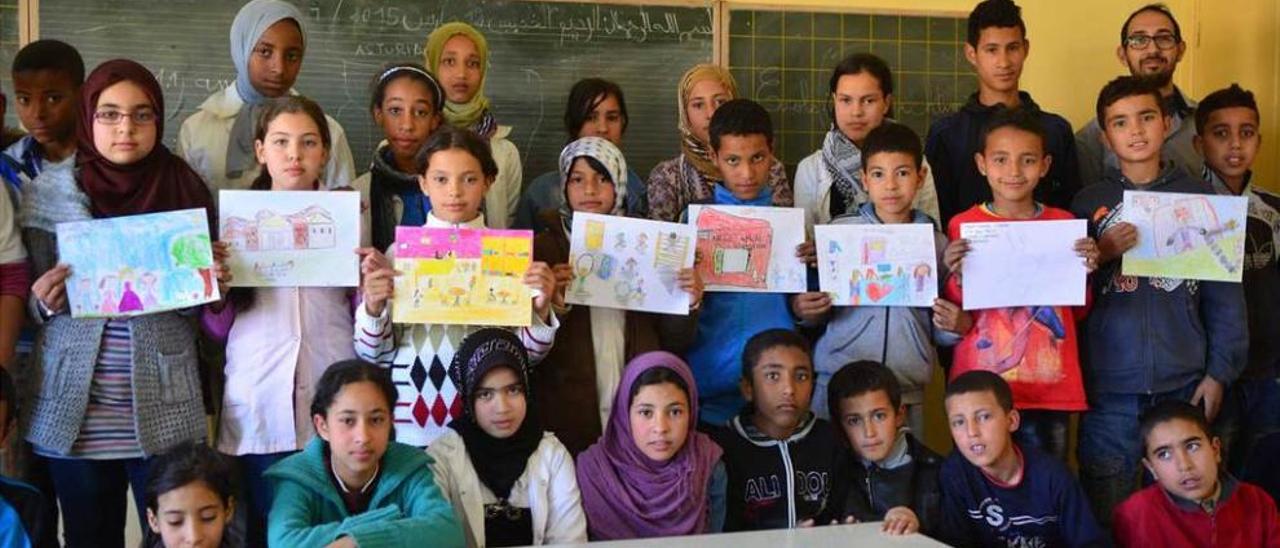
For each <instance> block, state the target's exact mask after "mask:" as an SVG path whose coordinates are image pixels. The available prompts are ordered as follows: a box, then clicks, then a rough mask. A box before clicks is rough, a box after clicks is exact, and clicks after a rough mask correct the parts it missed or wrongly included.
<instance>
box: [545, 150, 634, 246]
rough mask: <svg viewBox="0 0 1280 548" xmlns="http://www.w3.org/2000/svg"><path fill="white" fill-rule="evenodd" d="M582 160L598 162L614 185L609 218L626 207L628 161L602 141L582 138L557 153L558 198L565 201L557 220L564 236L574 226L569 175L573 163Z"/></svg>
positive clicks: (619, 213) (619, 151) (620, 152)
mask: <svg viewBox="0 0 1280 548" xmlns="http://www.w3.org/2000/svg"><path fill="white" fill-rule="evenodd" d="M583 156H586V157H588V158H592V159H594V160H595V161H597V162H600V165H602V166H604V169H605V171H607V172H608V175H609V181H610V182H612V183H613V209H612V210H611V211H610V212H609V214H610V215H621V214H622V212H623V211H624V209H625V207H626V203H627V202H626V200H627V159H626V158H624V157H623V156H622V151H621V150H618V147H617V146H615V145H614V144H613V143H612V142H610V141H609V140H608V139H604V138H601V137H583V138H581V139H578V140H576V141H573V142H572V143H569V144H567V145H565V147H564V150H561V151H560V194H561V196H563V197H564V201H563V202H562V203H561V204H560V219H561V220H562V221H563V222H564V229H565V232H569V227H570V226H572V224H573V209H572V208H571V207H570V206H569V171H570V170H572V169H573V162H575V161H577V159H578V158H581V157H583Z"/></svg>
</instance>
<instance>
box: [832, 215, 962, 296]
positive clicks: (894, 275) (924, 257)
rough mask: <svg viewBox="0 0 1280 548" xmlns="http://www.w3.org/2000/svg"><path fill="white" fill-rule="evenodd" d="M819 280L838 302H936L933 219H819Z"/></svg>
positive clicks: (935, 256)
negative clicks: (927, 222) (911, 221)
mask: <svg viewBox="0 0 1280 548" xmlns="http://www.w3.org/2000/svg"><path fill="white" fill-rule="evenodd" d="M814 241H815V243H816V247H817V251H818V265H819V270H818V284H819V287H820V288H821V289H822V291H824V292H826V293H828V294H830V295H831V298H832V302H833V303H834V304H835V305H836V306H933V300H934V299H935V298H937V296H938V265H937V247H936V244H935V242H934V233H933V226H932V225H916V224H905V225H818V226H815V227H814Z"/></svg>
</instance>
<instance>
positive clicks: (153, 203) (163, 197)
mask: <svg viewBox="0 0 1280 548" xmlns="http://www.w3.org/2000/svg"><path fill="white" fill-rule="evenodd" d="M125 80H128V81H130V82H133V83H135V84H137V85H138V86H139V87H141V88H142V91H143V93H145V94H146V96H147V98H148V99H149V100H150V101H151V105H152V108H154V109H155V113H156V119H155V126H156V144H155V148H152V149H151V153H150V154H148V155H147V156H146V157H144V158H143V159H141V160H138V161H137V162H134V163H132V164H129V165H123V166H122V165H117V164H115V163H112V162H111V161H110V160H108V159H106V158H104V157H102V155H101V154H98V149H97V147H95V146H94V144H93V124H94V121H93V114H94V112H96V111H97V108H98V97H99V96H100V95H102V92H103V90H106V89H107V88H109V87H111V86H113V85H115V84H117V83H119V82H123V81H125ZM163 136H164V95H163V94H162V92H161V91H160V83H159V82H156V78H155V76H153V75H152V74H151V71H150V70H147V68H146V67H144V66H142V65H139V64H138V63H135V62H133V61H129V60H127V59H114V60H111V61H107V62H105V63H102V64H101V65H98V68H96V69H93V72H91V73H89V77H88V78H86V79H85V81H84V85H83V86H81V88H80V124H79V126H77V127H76V165H77V167H78V168H79V171H80V175H79V183H80V189H81V190H83V191H84V193H85V195H87V196H88V197H89V209H90V211H91V212H92V213H93V216H94V217H98V218H103V217H118V216H122V215H133V214H138V213H152V212H158V211H172V210H176V209H190V208H197V207H203V208H205V211H206V212H207V213H208V215H209V217H210V222H209V228H210V229H211V230H212V229H213V227H214V220H215V219H217V217H216V216H215V215H213V196H212V195H210V194H209V188H208V187H206V186H205V184H204V181H203V180H202V179H201V178H200V176H199V175H197V174H196V172H195V171H194V170H192V169H191V167H190V166H188V165H187V163H186V162H184V161H182V158H179V157H178V156H176V155H174V154H173V153H172V152H170V151H169V149H168V148H167V147H165V146H164V143H162V142H161V138H162V137H163Z"/></svg>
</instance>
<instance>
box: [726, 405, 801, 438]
mask: <svg viewBox="0 0 1280 548" xmlns="http://www.w3.org/2000/svg"><path fill="white" fill-rule="evenodd" d="M755 413H756V410H755V408H754V407H752V406H751V405H750V404H748V405H747V406H746V407H744V408H743V410H742V412H741V413H738V415H737V416H736V417H734V418H733V420H732V421H730V423H729V426H730V427H731V428H733V431H734V432H736V433H737V434H738V435H739V436H742V437H743V438H744V439H746V440H747V441H750V442H751V443H753V444H755V445H758V446H760V447H770V446H774V445H778V444H779V443H792V442H797V441H800V440H803V439H804V438H805V436H808V435H809V431H810V430H812V429H813V425H814V423H816V422H817V421H818V417H817V416H816V415H814V414H813V411H809V412H808V413H807V414H806V415H805V418H804V419H802V420H801V421H800V424H799V425H798V426H797V427H796V429H795V431H794V432H792V433H791V436H789V437H787V439H785V440H775V439H773V438H771V437H769V435H767V434H765V433H764V432H761V431H760V429H759V428H756V425H755V423H754V422H752V421H751V416H752V415H754V414H755Z"/></svg>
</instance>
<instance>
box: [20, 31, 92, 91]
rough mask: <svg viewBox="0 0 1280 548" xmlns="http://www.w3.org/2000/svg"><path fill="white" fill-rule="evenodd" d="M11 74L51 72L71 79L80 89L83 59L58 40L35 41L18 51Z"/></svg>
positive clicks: (82, 75) (73, 49)
mask: <svg viewBox="0 0 1280 548" xmlns="http://www.w3.org/2000/svg"><path fill="white" fill-rule="evenodd" d="M11 70H12V73H13V74H18V73H20V72H35V71H39V70H51V71H55V72H62V73H65V74H67V75H68V76H70V77H71V82H72V83H74V84H75V85H76V87H80V86H81V85H82V84H84V59H81V58H80V52H79V51H76V48H74V47H72V46H71V44H68V43H66V42H63V41H60V40H36V41H35V42H32V43H30V44H27V45H25V46H23V47H22V49H20V50H18V53H17V55H14V56H13V66H12V69H11Z"/></svg>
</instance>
